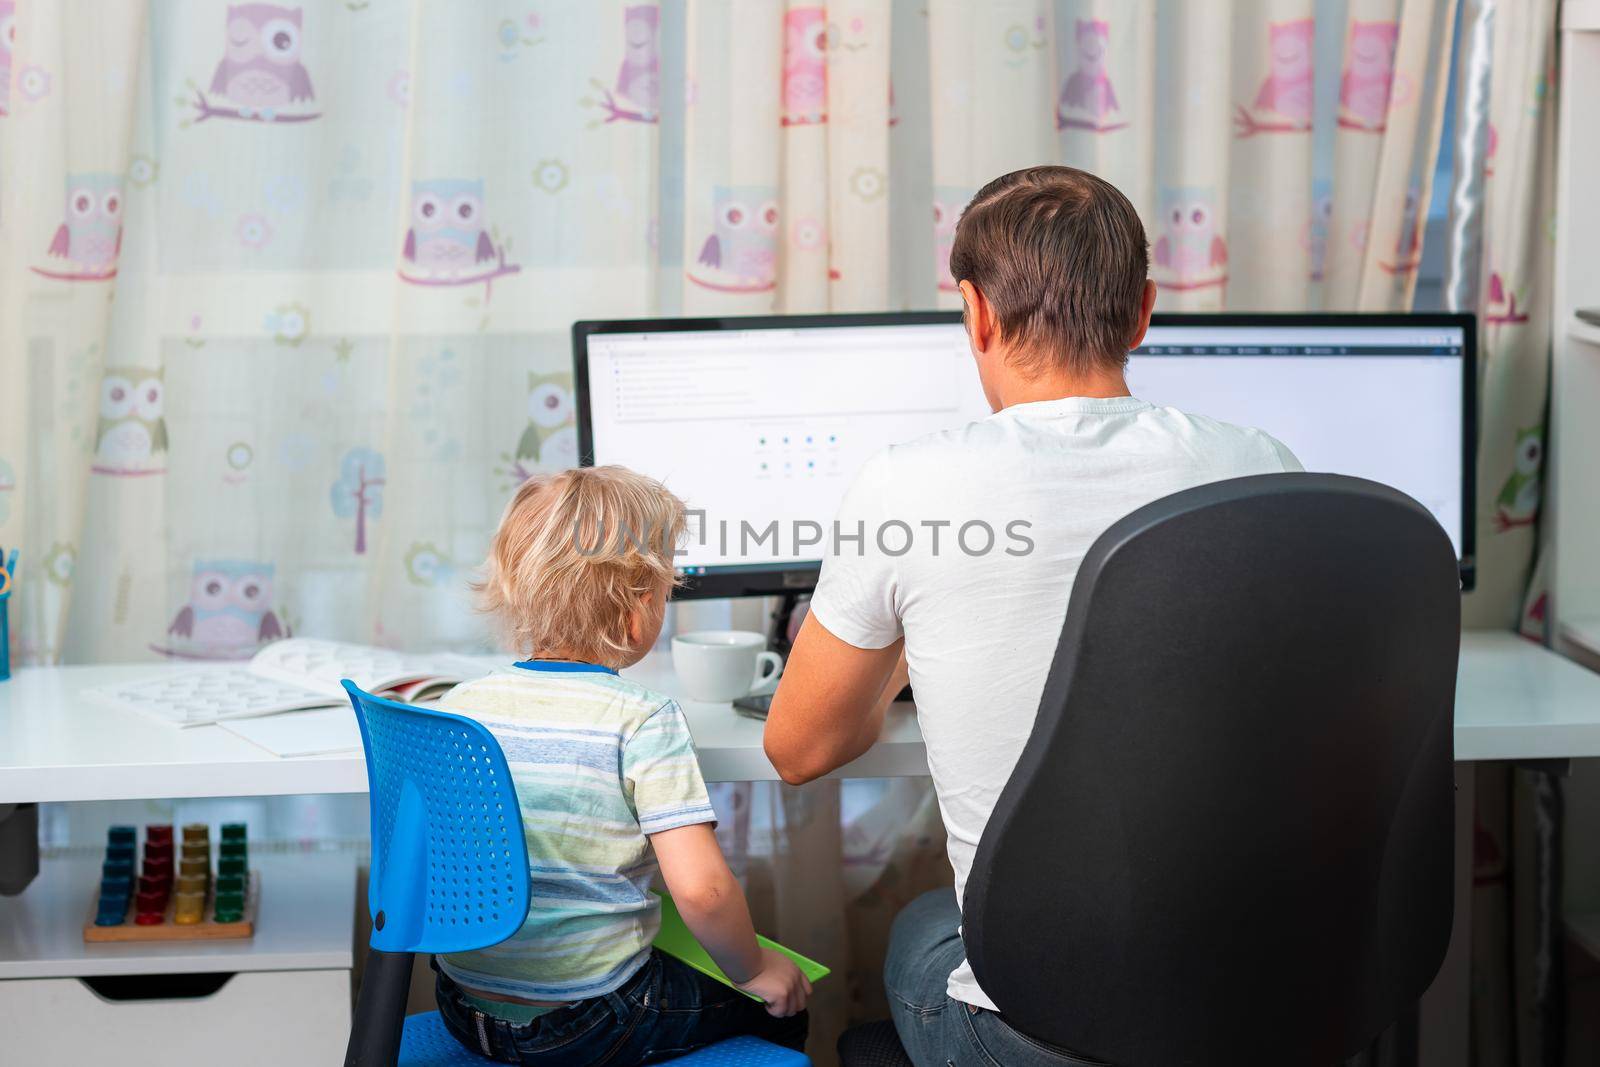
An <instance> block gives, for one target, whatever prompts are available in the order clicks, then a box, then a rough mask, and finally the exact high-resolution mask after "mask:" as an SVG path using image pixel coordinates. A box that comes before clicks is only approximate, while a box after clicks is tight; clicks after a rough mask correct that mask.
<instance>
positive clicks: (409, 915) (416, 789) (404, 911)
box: [343, 679, 811, 1067]
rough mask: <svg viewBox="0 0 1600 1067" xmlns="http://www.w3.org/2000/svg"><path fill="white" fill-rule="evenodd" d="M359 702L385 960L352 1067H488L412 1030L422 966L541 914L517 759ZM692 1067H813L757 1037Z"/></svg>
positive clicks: (450, 720) (370, 986) (415, 717)
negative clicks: (535, 910) (532, 894)
mask: <svg viewBox="0 0 1600 1067" xmlns="http://www.w3.org/2000/svg"><path fill="white" fill-rule="evenodd" d="M343 685H344V688H345V691H346V692H347V693H349V694H350V704H351V706H352V707H353V708H354V709H355V714H356V721H357V723H359V724H360V727H361V747H362V749H363V750H364V752H365V753H366V759H367V786H368V789H369V791H370V794H371V797H370V803H371V809H372V873H371V875H370V876H369V878H368V882H367V908H368V910H369V911H370V913H371V915H372V938H371V941H370V945H371V951H370V952H369V953H368V955H367V966H366V971H365V974H364V975H363V977H362V980H361V993H360V996H359V998H358V999H357V1002H356V1014H355V1019H354V1021H353V1022H352V1024H351V1027H350V1043H349V1046H348V1048H347V1050H346V1052H345V1065H346V1067H397V1065H404V1067H456V1065H462V1067H466V1065H472V1067H483V1065H484V1064H486V1063H489V1062H490V1061H489V1060H486V1059H484V1058H483V1057H481V1056H478V1055H477V1054H476V1053H474V1052H472V1051H471V1050H469V1049H467V1048H465V1047H463V1046H462V1044H461V1043H460V1042H459V1041H457V1040H456V1039H455V1037H454V1036H453V1035H452V1034H451V1033H450V1032H449V1031H448V1030H447V1029H445V1026H444V1022H443V1021H442V1020H441V1019H440V1018H439V1013H438V1012H436V1011H435V1012H427V1013H425V1014H421V1015H413V1016H411V1017H410V1018H407V1017H406V1014H405V1008H406V997H407V994H408V992H409V990H410V987H411V966H412V957H413V955H414V954H415V953H418V952H426V953H445V952H470V951H472V950H474V949H480V948H487V947H488V946H490V945H494V944H498V943H499V942H501V941H504V940H505V939H506V938H508V937H510V936H511V935H512V934H514V933H516V931H517V930H518V929H519V928H521V926H522V922H523V920H524V919H525V918H526V917H527V914H528V849H527V843H526V840H525V838H524V836H523V832H522V810H521V809H520V808H519V807H518V806H517V794H516V789H515V787H514V786H513V785H512V783H511V769H510V767H508V766H507V765H506V757H505V753H504V752H502V751H501V750H500V743H499V742H498V741H496V740H495V739H494V735H493V734H491V733H490V732H489V731H488V730H487V729H485V728H484V727H483V725H482V724H480V723H478V722H475V721H473V720H472V719H467V718H463V717H462V716H460V715H451V714H449V713H447V712H442V711H430V710H428V709H425V708H417V707H412V706H411V705H409V704H401V703H398V702H397V701H393V700H385V699H384V698H382V697H376V696H373V695H372V694H371V693H367V692H363V691H362V690H361V689H359V688H358V687H357V686H356V684H355V683H354V682H351V681H350V680H348V679H346V680H345V681H344V683H343ZM669 1062H671V1063H673V1064H677V1065H679V1067H808V1065H809V1064H810V1063H811V1061H810V1060H809V1059H808V1058H807V1057H805V1056H804V1055H802V1054H801V1053H798V1052H795V1051H793V1050H791V1049H787V1048H784V1047H782V1046H781V1045H774V1044H771V1043H769V1042H766V1041H761V1040H758V1039H756V1038H751V1037H740V1038H734V1039H732V1040H729V1041H722V1042H719V1043H718V1044H715V1045H712V1046H710V1047H708V1048H703V1049H700V1050H699V1051H697V1052H692V1053H690V1054H689V1055H687V1056H681V1057H679V1058H678V1059H675V1060H671V1061H669Z"/></svg>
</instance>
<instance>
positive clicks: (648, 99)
mask: <svg viewBox="0 0 1600 1067" xmlns="http://www.w3.org/2000/svg"><path fill="white" fill-rule="evenodd" d="M660 19H661V11H660V9H659V8H657V7H656V6H655V5H654V4H637V5H634V6H632V7H629V8H627V9H626V10H625V11H624V12H623V13H622V32H623V52H622V69H621V70H619V71H618V72H617V96H618V97H619V98H621V99H623V100H627V101H629V102H631V103H633V104H635V105H636V106H637V107H638V109H639V113H640V115H642V116H643V117H644V118H645V119H647V120H648V119H654V118H655V117H656V110H657V107H658V101H659V99H660V96H661V51H660V47H659V44H658V42H659V39H660V37H659V29H660V27H659V23H660Z"/></svg>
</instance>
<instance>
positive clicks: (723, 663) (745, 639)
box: [672, 630, 783, 704]
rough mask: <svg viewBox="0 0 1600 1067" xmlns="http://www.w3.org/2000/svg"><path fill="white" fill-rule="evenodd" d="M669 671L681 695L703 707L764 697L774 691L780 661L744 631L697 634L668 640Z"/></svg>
mask: <svg viewBox="0 0 1600 1067" xmlns="http://www.w3.org/2000/svg"><path fill="white" fill-rule="evenodd" d="M672 667H673V669H674V670H675V671H677V674H678V681H679V682H681V683H682V684H683V695H684V696H686V697H688V698H689V699H690V700H694V701H699V702H701V703H705V704H726V703H729V702H731V701H734V700H738V699H739V698H740V697H747V696H765V695H766V694H768V693H771V692H773V691H774V690H776V689H777V688H778V676H779V675H781V674H783V657H782V656H780V655H778V654H777V653H776V652H769V651H767V639H766V638H765V637H762V636H761V635H760V634H758V633H751V632H749V631H747V630H699V631H696V632H694V633H687V634H678V635H677V636H676V637H674V638H673V639H672Z"/></svg>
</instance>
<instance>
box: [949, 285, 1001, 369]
mask: <svg viewBox="0 0 1600 1067" xmlns="http://www.w3.org/2000/svg"><path fill="white" fill-rule="evenodd" d="M957 288H958V289H959V290H960V291H961V302H962V304H963V305H964V306H965V309H966V320H967V334H968V336H970V337H971V338H972V347H973V350H974V351H977V352H987V351H988V350H989V346H990V345H992V344H994V340H995V333H996V329H997V327H998V325H999V323H997V322H996V321H995V317H994V305H992V304H990V303H989V299H988V297H986V296H984V295H983V290H981V289H979V288H978V287H977V286H976V285H973V284H972V283H971V282H969V281H962V282H960V283H959V284H958V285H957Z"/></svg>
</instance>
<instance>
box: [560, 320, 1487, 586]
mask: <svg viewBox="0 0 1600 1067" xmlns="http://www.w3.org/2000/svg"><path fill="white" fill-rule="evenodd" d="M1474 337H1475V335H1474V321H1473V319H1472V317H1471V316H1470V315H1456V314H1416V315H1401V314H1373V315H1369V314H1328V315H1254V314H1185V315H1176V314H1174V315H1167V314H1157V315H1156V316H1155V318H1154V320H1153V321H1152V323H1151V326H1150V332H1149V335H1148V336H1147V337H1146V338H1145V342H1144V344H1143V345H1141V346H1140V347H1139V348H1138V349H1136V350H1135V351H1134V352H1133V354H1132V356H1131V357H1130V359H1129V362H1128V382H1129V386H1130V388H1131V389H1132V391H1133V393H1134V395H1135V396H1138V397H1141V398H1143V399H1146V400H1149V401H1151V402H1152V403H1156V404H1164V405H1170V406H1172V407H1177V408H1181V409H1183V410H1185V411H1190V412H1194V413H1197V414H1202V415H1209V416H1212V417H1215V418H1219V419H1223V420H1225V421H1228V422H1234V423H1240V424H1243V425H1248V426H1257V427H1260V428H1261V429H1263V430H1265V431H1267V432H1268V433H1270V434H1272V435H1273V436H1274V437H1277V438H1278V439H1279V440H1281V441H1282V442H1283V443H1284V444H1286V445H1288V446H1289V448H1290V449H1291V450H1292V451H1293V452H1294V453H1295V455H1296V456H1298V457H1299V458H1300V460H1301V462H1302V463H1304V464H1305V467H1306V469H1307V470H1311V471H1323V472H1329V473H1335V474H1351V475H1357V476H1359V477H1363V478H1370V479H1372V480H1374V481H1379V482H1384V483H1386V484H1388V485H1392V486H1394V487H1395V488H1397V489H1400V490H1402V491H1404V492H1406V493H1408V494H1410V495H1411V496H1412V497H1414V498H1416V499H1417V500H1419V501H1421V502H1422V504H1423V505H1424V506H1426V507H1427V508H1428V510H1429V511H1431V512H1432V513H1433V514H1434V516H1435V517H1437V518H1438V520H1439V522H1440V524H1441V525H1442V526H1443V527H1444V529H1445V531H1446V532H1447V533H1448V534H1449V536H1450V539H1451V542H1452V543H1453V544H1454V546H1455V548H1456V552H1457V555H1458V557H1459V558H1460V560H1461V573H1462V582H1463V587H1464V588H1469V589H1470V588H1471V586H1472V578H1473V524H1474V523H1473V519H1474V503H1473V492H1474V484H1475V481H1474V479H1475V474H1474V462H1475V453H1476V447H1477V446H1476V416H1475V398H1476V370H1475V363H1474V358H1475V340H1474ZM573 357H574V364H575V373H576V385H577V393H578V443H579V454H580V456H581V460H582V462H583V463H584V464H585V465H589V464H608V463H617V464H622V465H623V466H626V467H631V468H633V469H634V470H638V471H640V472H642V473H644V474H648V475H650V476H651V477H654V478H657V479H659V480H661V481H662V482H663V483H665V484H666V485H667V487H668V488H670V489H672V490H673V491H674V492H676V493H677V494H678V495H679V496H681V497H683V498H684V499H685V500H686V501H688V503H689V506H690V508H691V519H690V537H689V540H688V543H687V544H686V545H684V546H683V547H682V549H680V556H679V560H678V563H679V568H680V571H681V572H682V573H683V575H684V576H685V586H684V588H683V590H682V591H681V592H680V593H679V594H677V595H679V596H688V597H713V596H746V595H759V594H771V593H782V592H789V591H804V590H807V589H810V588H811V587H812V586H813V585H814V584H815V582H816V579H817V574H818V570H819V568H820V566H821V558H822V538H823V533H822V531H823V530H825V529H827V528H828V527H829V525H830V524H831V522H832V520H833V518H834V515H835V513H836V511H837V508H838V505H839V502H840V500H841V498H842V497H843V494H844V491H845V489H846V488H847V487H848V486H849V485H850V483H851V481H852V479H853V478H854V477H855V475H856V472H857V471H858V470H860V468H861V466H862V464H863V463H865V462H866V460H867V459H868V457H870V456H871V455H873V454H874V453H875V452H877V451H878V450H880V449H882V448H884V447H885V446H887V445H890V444H894V443H896V442H900V441H907V440H911V439H912V438H915V437H918V436H920V435H922V434H925V433H930V432H933V431H936V430H942V429H946V428H949V427H953V426H959V425H963V424H965V423H967V422H971V421H973V420H976V419H982V418H985V417H986V416H988V415H989V414H990V411H989V408H988V405H987V403H986V402H985V401H984V397H983V391H982V389H981V388H980V387H979V383H978V376H977V370H976V366H975V364H974V362H973V359H972V356H971V354H970V352H969V350H968V347H967V338H966V334H965V331H964V330H963V328H962V325H961V316H960V313H959V312H904V313H889V314H877V315H798V316H765V317H758V318H723V319H641V320H623V321H607V322H579V323H576V324H575V325H574V326H573ZM813 524H814V526H815V530H816V533H815V536H816V538H817V540H816V541H815V542H812V543H808V542H811V537H812V529H813Z"/></svg>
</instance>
